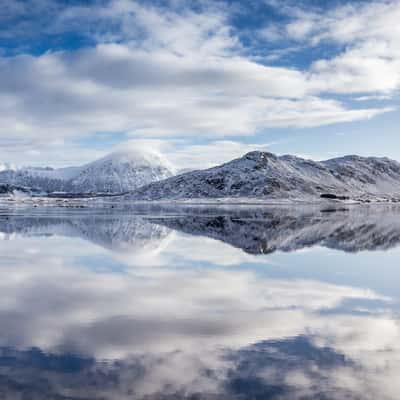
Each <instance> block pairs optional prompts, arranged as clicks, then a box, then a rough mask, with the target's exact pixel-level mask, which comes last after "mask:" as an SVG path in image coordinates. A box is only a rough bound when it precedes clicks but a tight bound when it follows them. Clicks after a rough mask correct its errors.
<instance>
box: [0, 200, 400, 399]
mask: <svg viewBox="0 0 400 400" xmlns="http://www.w3.org/2000/svg"><path fill="white" fill-rule="evenodd" d="M328 211H329V212H328ZM330 211H332V210H320V209H314V208H312V209H310V208H296V209H293V208H292V209H288V208H273V209H272V208H268V209H264V208H253V209H236V210H233V209H229V208H223V209H213V210H210V209H200V208H191V207H185V208H182V209H173V208H167V209H163V210H160V209H155V210H154V209H151V210H119V211H111V210H108V211H107V210H102V211H99V210H97V211H96V210H93V211H87V210H82V211H68V210H62V211H60V210H57V209H54V210H50V209H49V211H48V212H46V213H44V212H40V211H38V210H0V237H1V238H2V239H3V240H0V251H1V258H0V292H1V296H0V398H1V399H3V398H4V399H7V400H8V399H10V400H11V399H21V398H29V399H34V400H36V399H74V400H75V399H86V400H88V399H90V400H91V399H146V400H149V399H240V400H242V399H316V398H317V399H343V398H351V399H353V398H354V399H375V398H380V399H395V398H398V393H399V390H400V388H398V387H397V386H398V383H397V382H398V379H397V376H398V374H399V372H400V325H399V316H398V310H399V301H398V293H397V289H396V288H397V286H398V281H399V277H400V273H399V272H398V271H397V269H398V268H397V264H398V259H399V257H398V256H399V254H400V253H399V250H400V248H398V247H397V246H398V244H399V243H400V239H399V238H400V214H399V213H398V211H397V209H396V208H386V207H385V208H383V207H381V208H360V207H355V208H349V209H348V210H339V211H337V212H330ZM266 253H268V254H266ZM350 253H354V254H350Z"/></svg>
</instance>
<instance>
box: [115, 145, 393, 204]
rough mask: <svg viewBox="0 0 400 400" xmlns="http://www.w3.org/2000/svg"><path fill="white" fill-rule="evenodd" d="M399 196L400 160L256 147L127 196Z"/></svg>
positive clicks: (146, 198)
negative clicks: (323, 156) (308, 155)
mask: <svg viewBox="0 0 400 400" xmlns="http://www.w3.org/2000/svg"><path fill="white" fill-rule="evenodd" d="M323 196H327V198H332V199H334V198H338V199H349V200H359V201H367V202H368V201H371V200H377V199H382V200H393V201H398V200H399V199H400V163H399V162H397V161H395V160H391V159H389V158H387V157H361V156H357V155H351V156H344V157H339V158H332V159H329V160H326V161H313V160H308V159H303V158H301V157H296V156H291V155H283V156H277V155H275V154H273V153H269V152H263V151H252V152H249V153H247V154H245V155H244V156H242V157H240V158H236V159H234V160H231V161H229V162H227V163H224V164H221V165H218V166H215V167H212V168H209V169H205V170H197V171H191V172H187V173H183V174H180V175H177V176H173V177H170V178H167V179H164V180H161V181H158V182H153V183H150V184H148V185H144V186H142V187H140V188H138V189H136V190H134V191H132V192H131V193H129V194H127V195H125V196H123V197H122V198H123V199H124V200H138V201H149V200H150V201H161V200H191V199H193V200H194V199H224V198H225V199H227V198H229V199H240V198H244V199H260V200H262V199H266V200H267V199H290V200H296V199H297V200H311V199H314V200H315V199H316V198H318V199H321V197H323Z"/></svg>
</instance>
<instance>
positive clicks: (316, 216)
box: [151, 205, 400, 254]
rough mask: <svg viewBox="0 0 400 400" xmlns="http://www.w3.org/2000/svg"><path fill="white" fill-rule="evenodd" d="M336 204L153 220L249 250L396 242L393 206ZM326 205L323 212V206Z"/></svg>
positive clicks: (398, 228)
mask: <svg viewBox="0 0 400 400" xmlns="http://www.w3.org/2000/svg"><path fill="white" fill-rule="evenodd" d="M370 208H371V207H368V206H366V207H360V208H358V207H357V208H350V209H347V210H343V209H342V210H341V209H340V208H339V209H338V210H336V212H334V211H335V210H334V209H327V208H325V209H323V208H322V209H319V208H308V207H290V208H289V207H280V208H278V207H277V208H262V209H251V208H250V209H240V208H239V209H237V208H233V209H225V210H224V212H223V213H221V211H219V214H215V215H213V213H212V212H210V210H209V209H208V208H207V209H206V210H205V211H203V212H201V209H200V210H199V211H197V212H196V213H192V212H188V213H187V214H184V215H176V216H172V217H171V216H168V217H164V216H160V217H155V218H152V220H151V221H152V222H153V223H156V224H160V225H162V226H165V227H168V228H170V229H174V230H177V231H180V232H184V233H186V234H190V235H194V236H205V237H209V238H212V239H216V240H220V241H222V242H224V243H228V244H230V245H232V246H234V247H237V248H240V249H242V250H243V251H245V252H246V253H249V254H267V253H273V252H275V251H277V250H279V251H285V252H291V251H296V250H301V249H304V248H310V247H313V246H321V247H326V248H331V249H335V250H341V251H346V252H358V251H366V250H369V251H373V250H388V249H391V248H395V247H397V246H399V245H400V216H399V214H398V210H397V207H395V206H392V207H386V206H384V205H382V207H379V208H378V209H377V207H375V208H374V210H373V212H371V209H370ZM324 211H325V212H324Z"/></svg>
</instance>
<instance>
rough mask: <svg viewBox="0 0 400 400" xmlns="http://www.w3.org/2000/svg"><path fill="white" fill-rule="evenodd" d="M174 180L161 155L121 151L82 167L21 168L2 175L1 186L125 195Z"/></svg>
mask: <svg viewBox="0 0 400 400" xmlns="http://www.w3.org/2000/svg"><path fill="white" fill-rule="evenodd" d="M170 176H172V172H171V168H170V167H169V166H168V164H167V163H166V162H165V161H164V160H163V159H162V158H161V157H160V156H158V155H157V154H155V153H151V152H144V151H132V150H129V151H119V152H115V153H112V154H110V155H108V156H106V157H104V158H102V159H100V160H97V161H94V162H91V163H89V164H86V165H83V166H80V167H69V168H59V169H52V168H21V169H16V170H14V169H8V170H4V171H0V183H4V184H10V185H17V186H23V187H28V188H33V189H35V190H41V191H43V192H47V193H51V192H70V193H71V192H73V193H125V192H128V191H131V190H133V189H136V188H138V187H140V186H143V185H146V184H148V183H150V182H154V181H157V180H161V179H165V178H168V177H170Z"/></svg>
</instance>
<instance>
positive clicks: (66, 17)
mask: <svg viewBox="0 0 400 400" xmlns="http://www.w3.org/2000/svg"><path fill="white" fill-rule="evenodd" d="M178 3H179V4H178ZM46 4H47V3H46V1H42V2H37V6H38V7H39V9H41V10H43V13H44V14H45V15H46V16H47V17H49V15H51V16H52V18H51V22H49V24H48V26H47V27H46V32H47V34H48V35H50V37H52V36H51V35H53V36H54V35H56V36H57V35H61V34H64V33H66V32H70V31H72V32H76V33H78V34H80V35H81V36H82V37H87V38H90V39H91V40H92V41H93V45H92V46H91V47H85V48H81V49H78V50H71V49H65V50H59V51H50V52H47V53H44V54H40V55H30V54H24V53H23V51H22V50H20V51H19V54H16V55H11V56H7V57H5V56H3V57H2V58H0V88H1V95H0V96H1V99H0V100H1V101H0V121H1V125H2V135H3V136H4V137H5V138H13V140H24V141H25V142H26V141H28V142H29V141H30V144H29V145H28V151H29V150H34V151H37V152H39V153H35V154H36V156H39V155H42V153H43V152H45V153H49V152H51V151H54V152H55V151H59V149H60V148H61V146H62V145H59V146H58V147H57V146H55V147H56V148H57V149H53V150H52V149H51V148H49V147H48V144H49V143H51V142H53V141H55V142H56V143H59V144H60V143H63V141H66V142H69V141H71V139H72V138H77V137H83V136H88V135H96V134H99V133H103V132H109V133H117V132H118V133H120V132H129V133H130V135H132V136H134V137H136V138H155V137H160V136H164V137H186V138H187V140H189V141H190V138H191V137H193V136H199V135H200V136H202V137H204V138H215V137H218V136H220V137H224V136H228V135H229V136H243V135H251V134H255V133H257V132H258V131H259V130H262V129H267V128H271V127H315V126H320V125H326V124H332V123H337V122H348V121H355V120H361V119H366V118H370V117H373V116H375V115H377V114H380V113H383V112H387V111H390V110H391V109H392V108H390V107H377V108H357V109H355V108H351V107H348V106H347V105H346V104H344V103H342V102H340V101H338V100H333V99H331V98H329V96H325V95H324V96H321V94H322V93H323V92H338V91H339V92H351V91H355V90H357V91H361V92H364V91H366V92H368V91H370V90H375V91H379V90H381V91H385V92H386V91H388V90H391V89H392V88H394V87H395V86H396V85H397V70H396V68H397V64H396V62H390V63H387V62H386V61H385V60H384V59H383V58H382V57H380V56H379V57H378V59H373V60H369V61H368V62H363V63H362V67H360V66H359V65H356V64H357V63H356V61H355V65H354V68H353V69H355V73H354V74H353V69H352V67H351V65H350V61H349V60H350V59H351V57H353V58H354V57H355V56H352V54H351V53H349V52H345V53H344V54H342V55H339V56H338V57H336V58H334V59H331V60H319V61H317V62H315V63H314V64H313V65H312V67H311V69H310V71H307V70H299V69H295V68H288V67H277V66H268V65H265V64H263V63H260V62H257V61H256V60H255V59H253V58H252V57H251V56H249V51H248V50H249V49H245V48H244V47H245V46H244V45H243V43H241V41H240V38H239V34H238V32H237V29H235V28H234V27H233V26H232V25H231V24H230V22H229V12H228V11H227V9H226V7H222V6H220V7H217V6H212V5H211V3H208V2H204V3H202V4H204V5H203V6H202V7H198V8H197V9H195V8H190V7H188V6H187V3H186V6H183V5H182V3H181V2H171V4H169V6H168V7H162V6H155V5H153V6H152V5H149V4H144V3H140V2H136V1H127V0H113V1H109V2H105V3H97V2H94V3H91V4H90V5H87V6H70V7H61V6H59V7H47V6H46ZM17 5H19V8H18V7H17V9H16V8H15V7H14V9H10V8H8V9H6V11H5V12H4V15H6V16H7V15H9V14H10V15H11V14H12V13H13V12H14V14H16V15H22V16H26V15H28V12H29V10H30V5H32V4H31V3H29V2H28V3H26V4H25V3H23V2H22V3H17ZM18 13H19V14H18ZM3 17H4V16H3ZM48 19H50V18H48ZM303 19H305V21H303V22H301V21H298V22H297V24H299V25H297V26H296V25H292V26H288V28H287V30H288V34H289V35H296V36H297V37H307V36H308V35H309V34H310V32H311V33H312V32H314V31H315V30H316V28H315V24H316V23H317V21H316V20H315V18H314V19H312V18H311V17H309V16H304V18H303ZM40 21H42V23H43V20H40ZM28 22H29V23H30V24H33V25H32V29H34V30H35V29H36V27H35V25H34V24H35V22H36V23H38V22H37V19H32V18H31V19H29V20H28ZM28 22H27V23H28ZM293 24H295V22H293ZM35 31H37V30H35ZM331 31H332V32H336V31H335V30H334V28H333V27H332V28H331V29H330V31H329V32H331ZM320 35H322V34H320ZM331 36H334V33H331ZM335 36H338V37H341V36H340V35H339V33H335ZM342 36H343V35H342ZM359 36H360V37H361V34H359ZM321 40H322V39H321ZM349 51H350V50H349ZM351 51H353V52H355V51H362V49H361V50H360V49H353V50H351ZM376 51H384V49H381V50H379V49H376ZM357 68H358V69H357ZM361 68H363V71H361ZM379 68H381V71H383V72H384V75H385V77H384V79H380V80H379V79H377V77H375V78H374V79H370V78H371V76H372V75H371V74H372V73H374V72H371V71H376V70H378V69H379ZM374 76H375V75H374ZM366 79H367V80H368V79H369V83H368V85H367V84H366V83H365V80H366ZM349 80H350V81H351V82H350V83H351V84H349ZM243 146H244V145H243ZM2 148H3V149H4V147H3V146H2ZM16 148H18V149H19V151H24V150H23V148H21V147H20V146H19V145H18V144H17V145H16ZM28 154H29V153H28ZM35 154H33V153H31V154H30V156H35ZM1 155H2V156H3V157H4V158H7V157H9V158H10V155H8V156H7V152H6V151H5V150H3V151H2V154H1ZM178 157H179V155H178ZM10 161H11V160H10ZM205 162H207V161H206V160H205Z"/></svg>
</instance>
